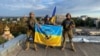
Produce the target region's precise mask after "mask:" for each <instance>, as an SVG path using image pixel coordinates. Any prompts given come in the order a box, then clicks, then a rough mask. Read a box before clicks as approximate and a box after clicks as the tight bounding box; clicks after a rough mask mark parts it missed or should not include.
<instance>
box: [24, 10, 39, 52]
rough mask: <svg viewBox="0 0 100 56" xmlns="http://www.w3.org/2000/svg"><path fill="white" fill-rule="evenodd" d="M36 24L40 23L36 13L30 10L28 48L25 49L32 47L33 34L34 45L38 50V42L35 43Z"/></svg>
mask: <svg viewBox="0 0 100 56" xmlns="http://www.w3.org/2000/svg"><path fill="white" fill-rule="evenodd" d="M35 24H37V25H39V24H38V22H37V20H36V18H35V15H34V13H33V12H30V13H29V18H28V21H27V26H28V30H27V40H26V49H25V50H28V49H29V47H30V37H31V36H32V39H33V45H34V48H35V50H36V51H37V47H36V44H35V43H34V35H35Z"/></svg>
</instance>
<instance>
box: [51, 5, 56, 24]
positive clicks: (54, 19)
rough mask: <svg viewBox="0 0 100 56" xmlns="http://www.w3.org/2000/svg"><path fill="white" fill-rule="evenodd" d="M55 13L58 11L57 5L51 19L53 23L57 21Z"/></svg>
mask: <svg viewBox="0 0 100 56" xmlns="http://www.w3.org/2000/svg"><path fill="white" fill-rule="evenodd" d="M55 13H56V7H55V8H54V10H53V13H52V18H51V19H50V22H51V23H52V24H55V21H56V17H55Z"/></svg>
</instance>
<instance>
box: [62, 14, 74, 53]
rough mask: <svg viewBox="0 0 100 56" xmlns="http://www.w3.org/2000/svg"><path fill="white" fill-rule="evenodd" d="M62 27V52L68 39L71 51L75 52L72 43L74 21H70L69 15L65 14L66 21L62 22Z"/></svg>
mask: <svg viewBox="0 0 100 56" xmlns="http://www.w3.org/2000/svg"><path fill="white" fill-rule="evenodd" d="M61 25H62V26H63V43H62V49H61V50H62V51H63V50H64V49H65V46H66V39H67V38H69V42H70V44H71V48H72V50H73V51H75V48H74V44H73V42H72V38H73V28H74V27H75V23H74V21H73V20H72V19H71V15H70V13H67V14H66V19H65V20H63V22H62V24H61Z"/></svg>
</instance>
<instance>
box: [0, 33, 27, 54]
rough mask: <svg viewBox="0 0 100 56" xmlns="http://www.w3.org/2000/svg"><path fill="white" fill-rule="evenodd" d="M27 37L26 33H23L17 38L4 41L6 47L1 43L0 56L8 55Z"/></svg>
mask: <svg viewBox="0 0 100 56" xmlns="http://www.w3.org/2000/svg"><path fill="white" fill-rule="evenodd" d="M25 39H26V35H24V34H21V35H19V36H17V37H16V38H14V39H12V40H10V41H8V42H6V43H4V47H2V45H0V56H8V54H9V53H10V52H12V51H14V50H15V48H17V47H18V46H19V45H20V44H21V43H23V42H24V41H25Z"/></svg>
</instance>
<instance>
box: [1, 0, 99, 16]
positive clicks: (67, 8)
mask: <svg viewBox="0 0 100 56" xmlns="http://www.w3.org/2000/svg"><path fill="white" fill-rule="evenodd" d="M55 6H56V7H57V11H56V15H62V14H63V15H65V14H66V13H68V12H69V13H71V14H72V16H80V15H89V16H92V17H100V0H0V16H23V15H28V13H29V12H30V11H33V12H34V13H35V14H36V16H45V15H46V14H49V15H51V14H52V11H53V9H54V7H55Z"/></svg>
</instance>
